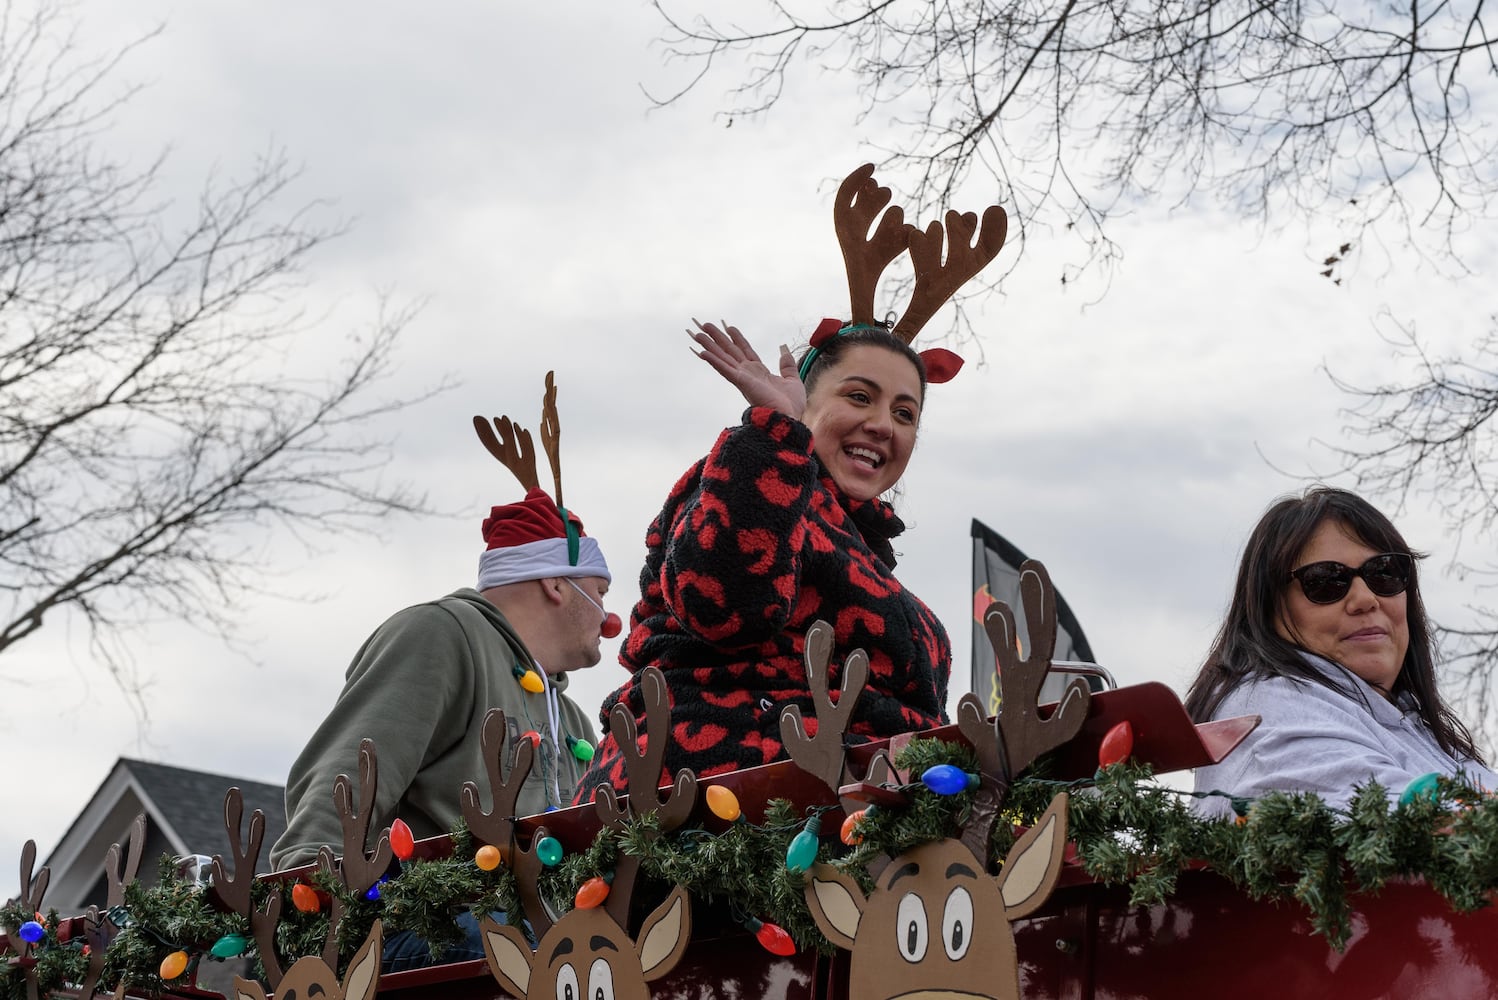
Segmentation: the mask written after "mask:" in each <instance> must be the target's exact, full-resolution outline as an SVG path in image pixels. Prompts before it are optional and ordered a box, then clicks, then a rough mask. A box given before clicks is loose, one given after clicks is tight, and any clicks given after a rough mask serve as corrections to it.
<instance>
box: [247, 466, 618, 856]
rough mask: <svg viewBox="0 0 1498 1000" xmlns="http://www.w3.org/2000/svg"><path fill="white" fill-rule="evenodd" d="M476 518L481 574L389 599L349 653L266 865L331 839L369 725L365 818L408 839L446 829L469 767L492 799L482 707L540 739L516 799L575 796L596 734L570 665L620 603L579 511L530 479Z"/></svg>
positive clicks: (593, 649)
mask: <svg viewBox="0 0 1498 1000" xmlns="http://www.w3.org/2000/svg"><path fill="white" fill-rule="evenodd" d="M483 532H484V540H485V543H486V545H487V549H486V551H485V552H484V553H483V555H482V556H481V557H480V560H479V576H478V582H477V587H476V588H467V587H465V588H463V589H461V590H458V591H456V592H454V593H452V594H449V595H448V596H447V597H444V598H441V599H439V600H435V601H430V602H428V603H425V604H418V605H416V606H414V607H410V608H406V609H405V610H403V611H400V612H397V613H396V614H395V615H394V616H392V617H391V618H390V619H388V620H387V621H386V622H385V623H384V624H383V625H381V626H380V627H379V628H378V629H376V630H375V632H374V634H373V635H371V636H370V637H369V638H368V639H367V640H366V641H365V643H364V645H363V646H362V647H360V649H359V652H358V653H357V654H356V655H355V656H354V660H353V663H352V664H350V666H349V668H348V673H347V676H346V680H345V683H344V686H343V691H342V692H341V693H340V694H339V696H338V700H337V702H335V703H334V705H333V709H332V711H331V712H329V713H328V716H327V718H326V719H324V720H323V722H322V724H321V725H319V726H318V728H317V730H316V731H315V732H314V733H313V734H312V739H311V740H310V741H309V742H308V743H307V746H306V747H305V748H304V749H303V750H302V752H301V754H300V756H298V757H297V759H296V762H295V763H293V764H292V767H291V774H290V776H289V777H288V779H287V782H286V817H287V824H286V832H285V833H284V834H283V835H282V836H281V837H280V839H279V840H277V841H276V844H275V846H274V847H272V848H271V854H270V860H271V864H272V865H274V866H275V867H276V869H278V870H281V869H286V868H291V867H296V866H299V865H302V864H306V863H308V862H310V861H313V860H314V859H315V858H316V856H317V850H318V848H319V847H321V846H322V845H324V844H329V845H332V846H333V847H334V849H335V850H339V853H342V852H341V849H340V848H341V844H342V839H343V831H342V826H341V825H340V822H339V817H338V815H337V814H336V812H335V811H334V808H333V802H332V788H333V781H334V779H335V778H336V777H337V776H338V775H339V774H347V775H350V776H357V775H358V773H359V768H358V753H359V744H360V742H361V741H362V740H363V739H365V738H366V737H368V738H370V739H372V740H374V742H375V749H376V751H377V753H378V758H379V782H378V794H377V796H376V799H375V802H374V803H373V807H372V809H371V813H370V815H371V821H370V824H369V830H370V831H371V832H373V831H379V830H383V829H384V828H385V827H386V826H388V825H389V824H390V823H392V822H393V821H394V820H395V819H396V818H397V817H399V818H400V819H402V820H404V821H405V822H406V824H407V825H408V826H409V827H410V828H411V832H412V833H413V835H414V836H415V837H416V838H417V839H418V840H419V839H422V838H424V837H432V836H436V835H439V834H444V833H447V832H448V831H449V830H450V829H451V828H452V826H453V824H454V823H455V822H456V821H457V819H458V818H459V816H460V815H461V809H460V804H459V790H460V789H461V788H462V785H463V783H464V782H465V781H473V782H476V783H477V785H478V787H479V789H480V795H481V797H482V798H483V799H484V808H485V809H488V808H490V805H491V803H490V802H489V790H488V782H487V781H486V780H484V776H485V774H486V771H485V767H484V758H483V752H482V746H481V737H482V733H483V723H484V717H485V715H486V714H487V713H488V712H489V710H490V709H493V708H500V709H503V710H504V713H505V718H506V720H507V722H508V727H509V730H510V732H509V741H510V744H511V745H513V744H514V742H515V741H516V740H519V739H531V740H533V741H535V740H537V738H539V742H538V743H537V748H536V751H537V752H536V757H535V764H534V766H533V768H532V771H531V774H530V776H529V778H527V779H526V782H525V785H524V786H523V788H522V791H521V793H520V797H519V800H518V802H517V803H516V809H517V811H518V813H519V814H520V815H532V814H535V813H539V812H544V811H545V810H546V809H548V808H549V807H552V806H563V805H568V804H570V803H571V801H572V795H573V790H574V787H575V786H576V784H577V782H578V779H579V778H580V777H581V776H582V772H583V770H584V769H585V768H586V763H587V760H588V758H590V757H591V756H592V752H593V744H594V743H595V742H596V736H595V734H594V729H593V725H592V722H591V721H590V718H589V714H590V713H587V712H584V711H583V710H582V708H580V707H579V706H578V705H577V703H576V702H574V701H573V700H572V699H571V698H569V697H567V695H566V693H565V692H566V688H567V674H566V672H567V671H569V670H577V669H579V668H582V667H590V666H593V665H594V664H596V663H597V662H598V661H599V659H600V657H601V649H600V640H601V638H612V637H613V636H615V635H618V633H619V619H618V616H616V615H613V614H609V613H608V612H606V611H605V610H604V608H603V598H604V594H606V593H607V592H608V587H609V582H610V581H611V579H612V577H611V575H610V573H609V569H608V566H607V564H606V563H605V562H604V558H603V553H602V551H601V550H600V549H599V547H598V543H597V541H596V540H594V539H592V538H589V537H587V536H586V535H584V534H583V533H582V522H581V521H579V520H578V519H577V518H576V517H574V516H573V515H571V514H570V513H568V514H564V513H563V512H562V511H560V510H558V508H557V506H556V504H555V503H553V502H552V499H551V497H550V496H548V495H547V494H546V492H545V491H543V490H541V489H539V488H532V489H530V490H529V491H528V492H527V494H526V496H525V499H524V500H522V501H521V502H520V503H516V504H508V505H506V506H501V507H495V508H493V510H492V511H491V512H490V515H489V517H488V518H487V519H486V520H485V521H484V525H483ZM363 807H364V808H366V809H370V808H371V807H370V806H369V804H368V803H364V804H363Z"/></svg>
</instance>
